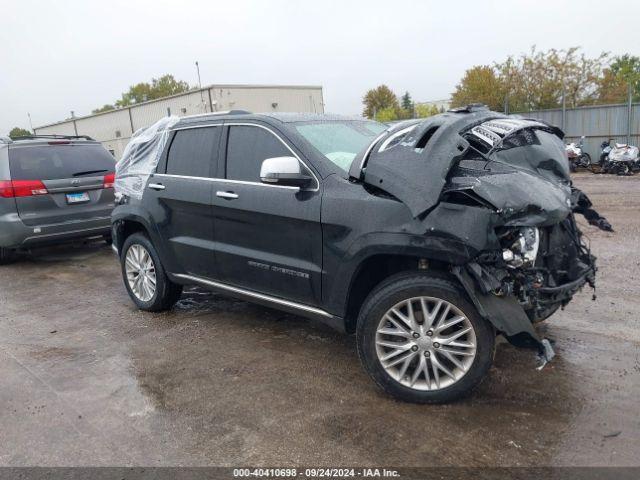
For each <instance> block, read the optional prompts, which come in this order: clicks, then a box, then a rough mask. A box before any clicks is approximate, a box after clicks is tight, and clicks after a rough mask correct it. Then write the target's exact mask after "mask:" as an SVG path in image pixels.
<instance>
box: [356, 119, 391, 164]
mask: <svg viewBox="0 0 640 480" xmlns="http://www.w3.org/2000/svg"><path fill="white" fill-rule="evenodd" d="M388 133H389V130H388V129H387V130H385V131H384V132H382V133H381V134H380V135H378V136H377V137H376V138H375V139H374V140H373V141H372V142H371V143H370V144H369V146H368V147H367V150H366V151H365V152H364V155H363V156H362V160H361V161H360V172H359V173H360V175H362V169H363V168H364V167H365V165H366V163H367V157H368V156H369V154H370V153H371V150H373V147H375V145H376V144H377V143H378V142H379V141H380V140H381V139H382V138H383V137H384V136H385V135H387V134H388Z"/></svg>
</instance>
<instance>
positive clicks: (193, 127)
mask: <svg viewBox="0 0 640 480" xmlns="http://www.w3.org/2000/svg"><path fill="white" fill-rule="evenodd" d="M207 115H209V114H208V113H207ZM211 127H224V123H210V124H207V125H193V126H192V127H180V128H171V129H169V131H170V132H177V131H180V130H195V129H196V128H211Z"/></svg>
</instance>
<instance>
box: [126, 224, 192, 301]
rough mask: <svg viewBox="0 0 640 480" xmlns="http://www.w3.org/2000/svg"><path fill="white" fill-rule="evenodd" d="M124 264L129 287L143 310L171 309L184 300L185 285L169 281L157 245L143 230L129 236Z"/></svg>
mask: <svg viewBox="0 0 640 480" xmlns="http://www.w3.org/2000/svg"><path fill="white" fill-rule="evenodd" d="M120 265H121V270H122V279H123V280H124V285H125V288H126V289H127V292H128V293H129V296H130V297H131V300H133V303H135V304H136V306H137V307H138V308H139V309H140V310H145V311H148V312H161V311H164V310H169V309H170V308H171V307H173V305H175V303H176V302H177V301H178V300H179V299H180V295H181V294H182V285H178V284H176V283H173V282H172V281H171V280H169V278H168V277H167V274H166V272H165V270H164V267H163V266H162V263H161V262H160V257H159V256H158V252H157V251H156V248H155V247H154V246H153V243H151V240H149V238H147V236H146V235H144V234H143V233H134V234H133V235H131V236H129V237H127V239H126V240H125V242H124V245H123V246H122V253H121V256H120ZM154 282H155V283H154Z"/></svg>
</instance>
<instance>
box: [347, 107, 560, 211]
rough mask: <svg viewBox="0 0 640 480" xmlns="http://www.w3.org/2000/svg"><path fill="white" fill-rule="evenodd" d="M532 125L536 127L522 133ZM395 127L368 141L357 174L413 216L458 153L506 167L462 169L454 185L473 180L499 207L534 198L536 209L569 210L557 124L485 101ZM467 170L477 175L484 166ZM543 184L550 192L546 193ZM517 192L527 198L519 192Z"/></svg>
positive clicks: (435, 197) (434, 198)
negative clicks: (402, 130)
mask: <svg viewBox="0 0 640 480" xmlns="http://www.w3.org/2000/svg"><path fill="white" fill-rule="evenodd" d="M536 129H539V130H536ZM534 130H536V133H535V134H527V133H526V132H532V131H534ZM394 132H398V129H396V130H391V131H390V132H389V133H388V134H387V136H386V137H383V138H380V139H378V140H377V141H376V144H375V145H373V146H372V148H370V154H369V156H368V158H365V159H364V161H363V162H362V163H363V164H364V165H365V168H364V169H363V171H362V172H359V175H360V178H361V179H362V180H363V181H364V182H365V183H367V184H369V185H372V186H374V187H376V188H379V189H381V190H384V191H386V192H387V193H389V194H391V195H393V196H394V197H396V198H397V199H398V200H400V201H401V202H403V203H404V204H405V205H407V207H409V209H410V210H411V213H412V215H413V216H414V217H418V216H420V215H422V214H424V213H425V212H427V211H428V210H430V209H431V208H433V207H434V206H436V205H437V203H438V202H439V201H440V199H441V196H442V193H443V190H444V189H445V186H446V185H447V182H448V181H449V179H450V174H451V169H452V168H453V167H454V166H456V165H458V164H459V163H460V162H461V161H463V160H482V161H484V163H486V164H494V168H493V171H494V173H495V171H496V169H498V167H497V165H498V164H503V165H505V167H509V168H508V169H507V170H508V171H507V170H504V169H503V171H502V172H501V175H498V176H496V175H492V177H493V178H492V179H491V180H489V179H484V180H482V181H480V180H477V181H475V180H473V178H474V176H473V173H471V172H468V173H469V176H467V177H466V178H465V179H464V180H462V179H458V180H456V182H457V183H456V182H454V183H456V185H452V188H463V187H465V188H473V189H474V190H475V191H476V193H478V194H479V195H481V196H483V197H485V196H486V197H489V198H487V199H486V200H487V201H488V202H489V203H491V204H492V205H495V206H496V207H497V208H499V209H502V210H503V211H504V212H507V211H511V210H514V211H516V210H520V211H521V210H522V205H521V201H525V202H527V204H529V203H530V204H531V205H537V206H538V207H539V209H540V210H541V211H543V210H545V211H556V210H557V211H558V214H559V213H560V211H561V210H563V209H564V208H566V209H567V212H568V209H570V206H567V204H566V196H565V194H564V190H565V189H567V188H568V184H569V169H568V165H567V161H566V157H565V153H564V144H563V143H562V141H561V138H562V136H563V134H562V132H561V131H559V130H558V129H556V128H555V127H551V126H549V125H546V124H543V123H540V122H537V121H533V120H524V119H518V118H514V117H507V116H505V115H502V114H500V113H496V112H491V111H489V110H487V109H486V108H478V107H475V108H471V107H467V108H466V109H464V110H460V111H454V112H449V113H445V114H442V115H436V116H434V117H431V118H429V119H427V120H425V121H423V122H420V123H418V124H417V125H416V126H415V128H413V130H411V131H410V132H408V133H407V134H405V135H404V136H402V137H400V138H399V139H398V140H395V141H393V135H394ZM538 132H539V135H538ZM473 170H475V171H476V172H477V175H478V178H479V176H482V175H485V174H487V173H490V172H488V171H486V170H484V169H478V168H474V169H473ZM498 170H499V169H498ZM464 184H466V185H464ZM562 185H566V186H565V187H563V186H562ZM535 189H537V191H538V192H539V193H538V195H536V194H535ZM542 190H545V191H546V190H549V191H550V192H552V193H551V198H547V195H545V194H543V193H542ZM523 196H525V197H527V199H526V200H525V199H524V198H520V199H519V197H523ZM529 201H531V202H529ZM536 202H537V203H536ZM541 203H542V204H541ZM551 204H553V205H551ZM560 204H561V205H563V206H559V205H560ZM531 208H533V209H535V208H536V207H531Z"/></svg>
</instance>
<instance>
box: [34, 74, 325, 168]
mask: <svg viewBox="0 0 640 480" xmlns="http://www.w3.org/2000/svg"><path fill="white" fill-rule="evenodd" d="M237 109H241V110H249V111H251V112H255V113H257V112H309V113H324V99H323V97H322V87H320V86H304V85H210V86H208V87H205V88H202V89H201V90H200V89H198V90H191V91H189V92H187V93H181V94H178V95H173V96H170V97H164V98H160V99H158V100H152V101H149V102H144V103H138V104H136V105H131V106H129V107H124V108H119V109H117V110H111V111H109V112H104V113H98V114H95V115H89V116H86V117H75V118H70V119H67V120H64V121H62V122H57V123H52V124H49V125H43V126H40V127H36V128H34V132H35V133H36V134H37V135H45V134H59V135H88V136H90V137H92V138H95V139H96V140H98V141H100V142H102V144H103V145H104V146H105V147H106V148H107V149H108V150H110V151H111V152H112V153H113V154H114V156H115V157H116V158H120V156H121V155H122V152H123V150H124V147H125V146H126V145H127V142H128V141H129V138H131V135H132V133H133V132H135V131H136V130H138V129H139V128H143V127H148V126H149V125H151V124H153V123H154V122H156V121H157V120H159V119H160V118H162V117H164V116H166V115H178V116H185V115H195V114H199V113H208V112H219V111H224V110H237Z"/></svg>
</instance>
